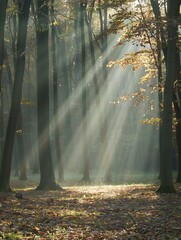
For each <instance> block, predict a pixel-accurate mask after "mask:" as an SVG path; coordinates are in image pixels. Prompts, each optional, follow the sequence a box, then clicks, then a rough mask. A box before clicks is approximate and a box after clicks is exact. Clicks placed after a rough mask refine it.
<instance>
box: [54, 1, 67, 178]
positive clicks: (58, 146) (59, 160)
mask: <svg viewBox="0 0 181 240" xmlns="http://www.w3.org/2000/svg"><path fill="white" fill-rule="evenodd" d="M51 21H52V25H51V26H52V67H53V134H54V137H55V148H56V149H55V151H56V162H57V168H58V178H59V181H61V182H64V181H65V179H64V171H63V162H62V149H61V140H60V134H61V133H60V121H59V111H60V109H59V106H58V85H59V83H58V72H57V71H58V69H57V56H56V27H55V25H54V0H52V2H51ZM59 57H60V56H59Z"/></svg>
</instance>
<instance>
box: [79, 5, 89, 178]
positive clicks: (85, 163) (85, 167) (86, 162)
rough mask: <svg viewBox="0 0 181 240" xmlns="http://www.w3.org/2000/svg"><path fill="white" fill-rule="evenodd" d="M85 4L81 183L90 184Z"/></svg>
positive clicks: (81, 11)
mask: <svg viewBox="0 0 181 240" xmlns="http://www.w3.org/2000/svg"><path fill="white" fill-rule="evenodd" d="M85 8H86V4H85V3H83V2H82V1H81V2H80V24H81V26H80V27H81V47H82V49H81V54H82V57H81V66H82V115H83V120H82V121H83V179H82V181H83V182H90V176H89V157H88V133H87V84H86V52H85V51H86V49H85V47H86V46H85V30H84V17H85Z"/></svg>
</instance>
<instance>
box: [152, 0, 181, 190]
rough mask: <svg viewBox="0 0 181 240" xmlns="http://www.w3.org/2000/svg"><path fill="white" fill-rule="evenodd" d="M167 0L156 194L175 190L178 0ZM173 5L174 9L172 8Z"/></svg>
mask: <svg viewBox="0 0 181 240" xmlns="http://www.w3.org/2000/svg"><path fill="white" fill-rule="evenodd" d="M172 3H173V0H172V1H171V0H168V6H167V9H168V25H167V26H168V51H167V69H166V80H165V88H164V109H163V139H162V143H161V146H162V148H161V150H162V152H161V162H160V173H161V175H160V180H161V184H160V187H159V189H158V190H157V192H159V193H174V192H175V188H174V185H173V178H172V115H173V114H172V100H173V84H174V81H175V72H176V68H175V60H176V32H177V25H176V23H175V18H176V16H177V12H178V9H179V7H178V0H175V1H174V3H175V4H172ZM173 5H174V7H173Z"/></svg>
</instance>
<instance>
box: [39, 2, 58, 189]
mask: <svg viewBox="0 0 181 240" xmlns="http://www.w3.org/2000/svg"><path fill="white" fill-rule="evenodd" d="M37 6H38V14H37V17H38V18H37V20H38V21H37V23H38V26H37V29H36V31H37V32H36V35H37V101H38V153H39V163H40V184H39V186H38V187H37V190H57V189H61V188H60V187H59V186H58V185H57V184H56V182H55V175H54V169H53V162H52V156H51V145H50V116H49V108H50V103H49V46H48V37H49V26H48V25H49V18H48V5H47V2H46V1H45V0H40V1H38V2H37Z"/></svg>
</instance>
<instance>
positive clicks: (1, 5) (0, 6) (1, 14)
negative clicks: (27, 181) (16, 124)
mask: <svg viewBox="0 0 181 240" xmlns="http://www.w3.org/2000/svg"><path fill="white" fill-rule="evenodd" d="M6 7H7V0H2V1H0V156H1V150H2V147H3V138H4V119H3V112H4V111H3V94H2V73H3V62H4V25H5V19H6ZM0 164H1V162H0Z"/></svg>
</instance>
